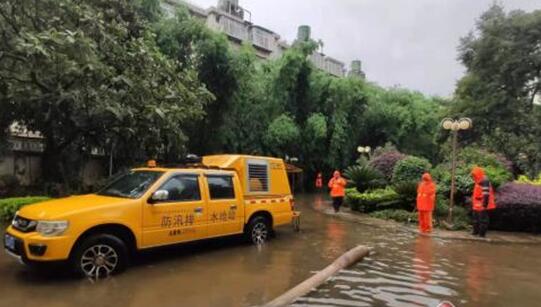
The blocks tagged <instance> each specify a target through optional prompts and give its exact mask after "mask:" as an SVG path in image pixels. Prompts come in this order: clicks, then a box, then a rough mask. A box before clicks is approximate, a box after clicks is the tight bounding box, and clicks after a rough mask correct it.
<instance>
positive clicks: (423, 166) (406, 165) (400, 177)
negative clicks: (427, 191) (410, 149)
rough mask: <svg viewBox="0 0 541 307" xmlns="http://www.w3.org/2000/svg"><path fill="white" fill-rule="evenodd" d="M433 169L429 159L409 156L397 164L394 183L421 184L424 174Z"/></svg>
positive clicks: (394, 171)
mask: <svg viewBox="0 0 541 307" xmlns="http://www.w3.org/2000/svg"><path fill="white" fill-rule="evenodd" d="M431 168H432V165H430V162H428V160H427V159H424V158H419V157H414V156H408V157H407V158H405V159H403V160H400V161H398V163H396V165H395V167H394V170H393V178H392V183H393V184H398V183H401V182H409V181H415V182H419V181H420V180H421V176H422V175H423V173H424V172H428V171H429V170H430V169H431Z"/></svg>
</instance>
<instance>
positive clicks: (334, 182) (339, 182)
mask: <svg viewBox="0 0 541 307" xmlns="http://www.w3.org/2000/svg"><path fill="white" fill-rule="evenodd" d="M346 185H347V182H346V180H345V179H344V178H343V177H342V175H341V174H340V172H339V171H334V174H333V177H332V178H331V180H330V181H329V189H330V190H331V197H332V205H333V208H334V212H335V213H338V211H340V207H341V206H342V202H343V201H344V196H345V195H346Z"/></svg>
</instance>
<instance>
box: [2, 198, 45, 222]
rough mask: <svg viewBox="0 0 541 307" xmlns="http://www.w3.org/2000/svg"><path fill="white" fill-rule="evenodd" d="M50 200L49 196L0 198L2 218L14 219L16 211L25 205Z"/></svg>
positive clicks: (6, 219)
mask: <svg viewBox="0 0 541 307" xmlns="http://www.w3.org/2000/svg"><path fill="white" fill-rule="evenodd" d="M46 200H49V198H48V197H43V196H32V197H16V198H4V199H0V220H4V221H9V220H11V219H13V216H15V213H16V212H17V211H18V210H19V209H21V208H22V207H23V206H26V205H31V204H35V203H39V202H42V201H46Z"/></svg>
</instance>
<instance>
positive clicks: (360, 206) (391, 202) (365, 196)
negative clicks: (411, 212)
mask: <svg viewBox="0 0 541 307" xmlns="http://www.w3.org/2000/svg"><path fill="white" fill-rule="evenodd" d="M345 201H346V203H347V204H349V205H350V207H351V209H352V210H355V211H360V212H365V213H368V212H373V211H378V210H384V209H388V208H397V207H399V206H400V204H401V200H400V196H399V195H398V194H397V193H396V192H395V191H394V190H393V189H392V188H389V187H387V188H385V189H376V190H372V191H368V192H365V193H359V192H358V191H357V189H348V190H347V191H346V198H345Z"/></svg>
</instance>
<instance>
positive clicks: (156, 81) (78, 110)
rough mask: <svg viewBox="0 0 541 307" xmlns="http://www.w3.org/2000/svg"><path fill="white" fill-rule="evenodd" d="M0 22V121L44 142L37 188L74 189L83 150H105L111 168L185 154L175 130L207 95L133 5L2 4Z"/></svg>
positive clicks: (25, 0) (10, 0) (54, 0)
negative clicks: (44, 184) (1, 114)
mask: <svg viewBox="0 0 541 307" xmlns="http://www.w3.org/2000/svg"><path fill="white" fill-rule="evenodd" d="M30 8H32V9H30ZM0 16H1V17H0V31H1V34H2V35H1V36H2V40H0V54H2V56H0V89H2V91H3V93H2V95H0V109H2V110H3V109H4V108H7V109H10V110H11V111H12V112H11V116H10V117H9V118H6V119H3V120H5V121H7V122H12V121H17V122H18V123H20V124H22V125H24V126H26V127H27V128H28V129H29V130H32V131H40V132H41V133H42V134H43V136H44V137H45V152H44V154H43V165H42V166H43V167H42V170H43V175H44V177H45V178H44V179H45V180H47V181H49V182H64V183H68V182H70V181H71V180H74V179H75V181H76V179H77V178H78V176H80V174H81V172H80V167H81V165H82V163H81V161H82V160H83V159H84V158H85V157H88V156H89V155H90V151H91V149H92V148H105V149H110V148H112V146H113V144H114V147H115V151H116V153H115V154H116V155H115V156H116V157H117V162H118V163H119V164H122V163H126V164H132V163H133V162H134V160H136V159H140V158H141V157H143V158H144V157H148V156H155V155H157V154H158V153H159V152H165V153H166V154H171V155H176V156H178V155H179V154H180V153H181V152H182V151H184V149H185V148H184V145H185V143H186V135H185V133H184V131H185V130H184V129H183V124H185V123H186V122H188V121H189V120H194V119H198V118H201V117H203V115H204V110H203V108H204V106H205V104H206V103H207V102H209V101H210V100H211V97H212V96H211V95H210V94H209V92H208V91H207V90H206V89H205V88H204V87H203V86H202V85H201V84H200V82H199V80H198V79H197V74H196V73H195V71H193V70H191V69H181V67H180V66H179V65H178V62H175V61H173V60H170V59H169V58H167V57H166V56H164V55H163V54H162V53H161V52H160V50H159V49H158V47H157V46H156V44H155V41H154V37H153V35H152V34H151V32H150V31H149V28H148V27H147V23H146V22H145V21H144V18H143V17H142V16H140V15H139V13H138V10H137V7H136V6H135V5H134V2H131V1H120V0H115V1H103V0H91V1H69V0H43V1H32V0H6V1H3V2H2V3H1V4H0Z"/></svg>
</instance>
